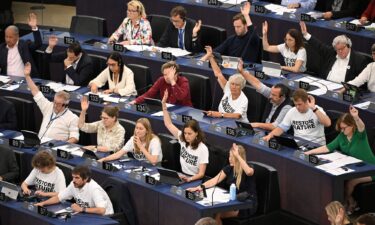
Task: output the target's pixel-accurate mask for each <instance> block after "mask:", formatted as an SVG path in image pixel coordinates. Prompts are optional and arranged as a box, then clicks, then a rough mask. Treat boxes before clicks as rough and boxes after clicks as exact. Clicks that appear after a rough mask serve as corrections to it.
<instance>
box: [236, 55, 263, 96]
mask: <svg viewBox="0 0 375 225" xmlns="http://www.w3.org/2000/svg"><path fill="white" fill-rule="evenodd" d="M237 70H238V72H239V73H240V74H241V75H242V76H243V77H244V78H245V80H246V81H247V82H249V83H250V84H251V86H253V87H254V88H255V89H256V90H257V91H259V89H260V87H261V84H262V83H261V82H260V80H258V78H256V77H254V76H253V75H252V74H251V73H250V72H248V71H245V70H244V69H243V61H242V60H240V61H239V62H238V67H237Z"/></svg>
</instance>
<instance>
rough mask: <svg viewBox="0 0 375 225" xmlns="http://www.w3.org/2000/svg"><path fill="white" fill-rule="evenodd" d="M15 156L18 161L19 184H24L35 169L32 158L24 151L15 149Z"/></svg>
mask: <svg viewBox="0 0 375 225" xmlns="http://www.w3.org/2000/svg"><path fill="white" fill-rule="evenodd" d="M13 152H14V155H15V156H16V161H17V164H18V168H19V180H18V181H19V182H23V181H24V180H25V179H26V178H27V176H29V173H30V172H31V170H32V169H33V168H32V166H31V163H30V156H28V155H27V154H25V153H24V152H22V151H19V150H16V149H13Z"/></svg>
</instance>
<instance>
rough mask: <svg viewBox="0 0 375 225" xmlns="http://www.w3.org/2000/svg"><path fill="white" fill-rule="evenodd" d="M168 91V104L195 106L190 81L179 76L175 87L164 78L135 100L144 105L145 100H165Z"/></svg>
mask: <svg viewBox="0 0 375 225" xmlns="http://www.w3.org/2000/svg"><path fill="white" fill-rule="evenodd" d="M166 89H168V100H167V102H168V103H170V104H174V105H183V106H193V104H192V103H191V97H190V87H189V80H188V79H186V77H182V76H178V77H177V81H176V84H175V85H174V86H172V85H170V84H168V83H167V82H166V81H165V79H164V77H163V76H162V77H160V78H159V79H158V80H157V81H156V82H155V83H154V85H152V87H151V88H150V89H149V90H148V91H147V92H146V93H144V94H143V95H141V96H139V97H138V98H136V99H135V102H136V103H137V104H138V103H142V102H143V101H144V99H145V98H157V94H158V93H159V97H160V99H162V98H163V96H164V92H165V90H166Z"/></svg>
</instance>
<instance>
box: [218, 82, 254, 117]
mask: <svg viewBox="0 0 375 225" xmlns="http://www.w3.org/2000/svg"><path fill="white" fill-rule="evenodd" d="M247 105H248V100H247V97H246V95H245V94H244V93H243V92H242V91H241V94H240V96H239V97H238V98H237V99H236V100H233V99H232V94H231V92H230V83H229V82H227V83H226V84H225V87H224V96H223V98H222V99H221V101H220V104H219V112H222V113H239V114H241V119H240V120H241V121H242V122H245V123H247V122H249V121H248V120H247Z"/></svg>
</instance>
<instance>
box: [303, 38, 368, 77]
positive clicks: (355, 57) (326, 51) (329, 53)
mask: <svg viewBox="0 0 375 225" xmlns="http://www.w3.org/2000/svg"><path fill="white" fill-rule="evenodd" d="M308 44H309V45H311V47H312V48H314V49H316V50H317V52H318V54H319V57H320V59H317V60H320V62H321V65H322V66H321V67H320V68H321V69H320V71H319V77H321V78H323V79H327V76H328V74H329V72H330V71H331V68H332V66H333V64H334V63H335V61H336V51H335V49H334V48H333V47H332V46H329V45H325V44H323V43H322V42H320V41H319V40H318V39H316V38H314V37H311V38H310V40H309V41H308ZM370 62H371V59H370V58H367V57H365V56H364V55H361V54H359V53H357V52H356V51H354V50H353V49H351V51H350V58H349V64H348V69H347V70H346V74H343V76H345V82H347V81H351V80H353V79H354V78H355V77H356V76H358V74H360V73H361V71H362V70H363V69H364V68H365V67H366V66H367V64H369V63H370Z"/></svg>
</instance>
